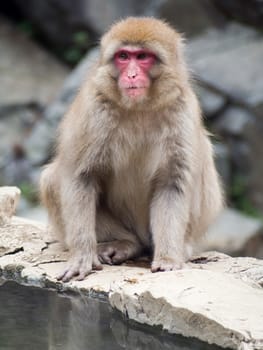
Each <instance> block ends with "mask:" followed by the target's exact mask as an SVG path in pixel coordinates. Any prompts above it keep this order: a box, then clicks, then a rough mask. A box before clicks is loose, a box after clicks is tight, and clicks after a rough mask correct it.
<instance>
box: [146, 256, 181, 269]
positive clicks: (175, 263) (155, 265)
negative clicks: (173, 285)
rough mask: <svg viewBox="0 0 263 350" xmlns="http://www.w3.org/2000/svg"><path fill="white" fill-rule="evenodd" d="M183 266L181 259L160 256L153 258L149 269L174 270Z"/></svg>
mask: <svg viewBox="0 0 263 350" xmlns="http://www.w3.org/2000/svg"><path fill="white" fill-rule="evenodd" d="M183 266H184V261H183V259H178V258H172V257H160V258H155V259H154V260H153V262H152V266H151V271H152V272H158V271H175V270H180V269H182V268H183Z"/></svg>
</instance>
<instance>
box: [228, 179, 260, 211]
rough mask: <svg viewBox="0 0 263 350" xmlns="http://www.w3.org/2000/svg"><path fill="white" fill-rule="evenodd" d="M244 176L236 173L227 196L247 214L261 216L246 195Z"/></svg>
mask: <svg viewBox="0 0 263 350" xmlns="http://www.w3.org/2000/svg"><path fill="white" fill-rule="evenodd" d="M246 189H247V186H246V178H245V177H244V176H241V175H236V176H235V177H234V179H233V182H232V186H231V188H230V193H229V197H230V199H231V202H232V203H233V205H234V206H235V207H236V208H237V209H238V210H240V211H241V212H243V213H244V214H247V215H249V216H253V217H256V218H262V214H261V213H260V212H259V211H258V210H257V208H255V206H254V205H253V204H252V203H251V201H250V200H249V198H248V197H247V193H246V192H247V190H246Z"/></svg>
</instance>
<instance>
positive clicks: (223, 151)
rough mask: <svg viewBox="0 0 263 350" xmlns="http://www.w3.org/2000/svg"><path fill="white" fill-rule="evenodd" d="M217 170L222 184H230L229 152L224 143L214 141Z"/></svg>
mask: <svg viewBox="0 0 263 350" xmlns="http://www.w3.org/2000/svg"><path fill="white" fill-rule="evenodd" d="M213 147H214V155H215V162H216V168H217V171H218V173H219V175H220V177H221V179H222V182H223V184H224V186H229V185H230V180H231V160H230V152H229V149H228V147H227V146H226V145H224V144H223V143H219V142H216V143H214V144H213Z"/></svg>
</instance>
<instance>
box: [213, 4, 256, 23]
mask: <svg viewBox="0 0 263 350" xmlns="http://www.w3.org/2000/svg"><path fill="white" fill-rule="evenodd" d="M213 2H214V3H215V4H216V6H217V7H218V8H219V9H221V10H222V11H223V13H225V14H227V15H229V16H230V17H232V18H235V19H239V20H241V21H244V22H247V23H249V24H251V25H254V26H257V27H259V28H261V29H262V27H263V3H262V0H250V1H243V0H213Z"/></svg>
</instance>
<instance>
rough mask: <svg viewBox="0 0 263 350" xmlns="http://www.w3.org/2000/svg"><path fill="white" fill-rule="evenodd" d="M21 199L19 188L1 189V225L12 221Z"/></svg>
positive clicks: (6, 187) (5, 187)
mask: <svg viewBox="0 0 263 350" xmlns="http://www.w3.org/2000/svg"><path fill="white" fill-rule="evenodd" d="M19 198H20V190H19V188H17V187H8V186H4V187H0V225H3V224H6V223H8V222H9V221H10V219H11V218H12V216H13V215H14V213H15V211H16V207H17V204H18V201H19Z"/></svg>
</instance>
